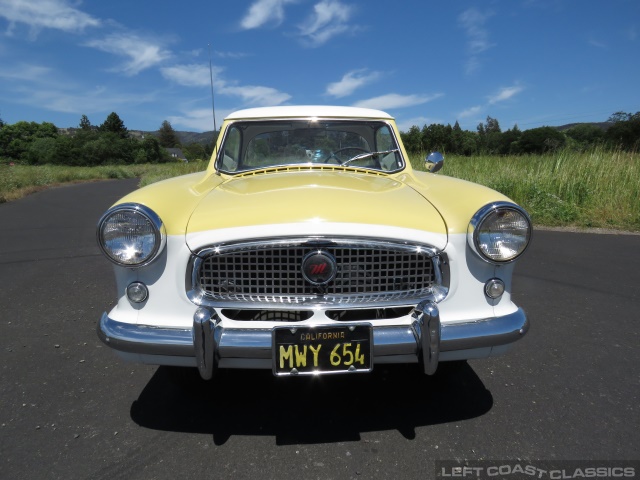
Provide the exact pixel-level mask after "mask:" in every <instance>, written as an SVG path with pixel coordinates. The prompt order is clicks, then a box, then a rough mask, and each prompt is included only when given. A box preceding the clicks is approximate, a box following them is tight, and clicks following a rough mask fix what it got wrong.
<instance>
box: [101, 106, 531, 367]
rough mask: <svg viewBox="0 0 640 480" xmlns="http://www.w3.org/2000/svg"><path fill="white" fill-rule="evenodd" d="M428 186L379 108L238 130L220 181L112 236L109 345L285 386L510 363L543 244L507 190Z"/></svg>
mask: <svg viewBox="0 0 640 480" xmlns="http://www.w3.org/2000/svg"><path fill="white" fill-rule="evenodd" d="M443 162H444V157H443V156H442V155H441V154H440V153H438V152H434V153H431V154H430V155H429V156H428V157H427V158H426V160H425V167H424V171H419V170H418V169H414V168H413V167H412V165H411V162H410V160H409V156H408V155H407V152H406V151H405V148H404V146H403V144H402V141H401V137H400V132H399V130H398V127H397V126H396V123H395V120H394V118H393V117H391V116H390V115H389V114H387V113H385V112H382V111H378V110H372V109H364V108H356V107H331V106H279V107H264V108H255V109H246V110H241V111H238V112H235V113H232V114H230V115H229V116H228V117H227V118H226V119H225V121H224V122H223V125H222V126H221V129H220V134H219V136H218V139H217V142H216V145H215V149H214V152H213V155H212V157H211V160H210V162H209V164H208V167H207V169H206V171H203V172H199V173H194V174H190V175H185V176H181V177H176V178H172V179H168V180H165V181H162V182H158V183H156V184H152V185H149V186H147V187H144V188H141V189H138V190H136V191H134V192H132V193H130V194H129V195H127V196H125V197H124V198H122V199H121V200H119V201H118V202H117V203H116V204H115V205H113V206H112V207H111V208H109V209H108V210H107V212H106V213H105V214H104V215H103V216H102V218H101V219H100V220H99V222H98V226H97V241H98V244H99V246H100V248H101V250H102V252H103V253H104V254H105V256H106V257H107V258H108V259H109V260H110V261H111V262H113V264H114V270H115V279H116V286H117V303H116V305H115V306H114V307H113V308H112V309H111V311H110V312H108V313H106V312H105V313H103V315H102V317H101V319H100V321H99V323H98V327H97V330H98V336H99V338H100V339H101V340H102V341H103V342H104V343H105V344H106V345H107V346H109V347H111V348H112V349H113V350H114V351H115V352H117V353H118V354H119V355H120V356H121V357H123V358H124V359H125V360H130V361H135V362H142V363H145V364H154V365H172V366H184V367H196V368H197V369H198V370H199V372H200V376H201V377H202V378H204V379H210V378H212V377H213V376H214V374H215V373H216V371H218V370H219V369H234V368H241V369H267V370H271V372H272V373H273V374H274V375H276V376H304V375H329V374H338V373H341V374H354V375H355V374H362V373H366V372H371V371H372V370H373V369H374V368H375V367H376V366H378V365H384V364H396V363H399V364H412V363H413V364H417V368H418V370H419V371H420V372H424V373H425V374H427V375H431V374H433V373H434V372H435V371H436V369H437V367H438V365H439V363H441V362H448V361H460V360H463V361H464V360H468V359H477V358H486V357H490V356H497V355H501V354H503V353H505V352H506V351H507V350H509V348H510V347H512V345H513V344H514V343H515V342H517V341H518V340H519V339H521V338H522V337H523V336H524V335H525V334H526V333H527V331H528V329H529V321H528V319H527V317H526V315H525V313H524V311H523V310H522V309H521V308H519V307H518V306H516V305H515V304H514V303H513V302H512V300H511V286H512V273H513V269H514V266H515V261H516V260H517V259H518V258H519V257H520V256H521V255H522V254H523V253H524V252H525V250H526V249H527V246H528V245H529V243H530V240H531V234H532V225H531V221H530V218H529V216H528V215H527V213H526V212H525V210H523V209H522V208H521V207H520V206H518V205H517V204H515V203H514V202H513V201H511V200H510V199H509V198H507V197H505V196H504V195H502V194H501V193H498V192H496V191H494V190H491V189H489V188H486V187H484V186H480V185H477V184H473V183H470V182H466V181H463V180H460V179H455V178H451V177H447V176H445V175H441V174H436V172H437V171H438V170H439V169H440V168H441V167H442V165H443Z"/></svg>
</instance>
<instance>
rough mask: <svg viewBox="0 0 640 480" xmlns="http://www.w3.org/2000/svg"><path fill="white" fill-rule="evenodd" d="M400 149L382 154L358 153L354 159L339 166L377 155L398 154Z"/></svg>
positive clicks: (385, 151)
mask: <svg viewBox="0 0 640 480" xmlns="http://www.w3.org/2000/svg"><path fill="white" fill-rule="evenodd" d="M399 151H400V149H399V148H394V149H393V150H384V151H382V152H367V153H360V154H358V155H356V156H355V157H351V158H350V159H349V160H346V161H344V162H342V163H341V164H340V165H343V166H344V165H348V164H350V163H351V162H355V161H356V160H363V159H365V158H369V157H377V156H378V155H389V154H390V153H395V152H399Z"/></svg>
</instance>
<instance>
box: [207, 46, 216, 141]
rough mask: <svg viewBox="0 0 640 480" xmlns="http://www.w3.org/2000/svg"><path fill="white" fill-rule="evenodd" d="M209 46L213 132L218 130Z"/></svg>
mask: <svg viewBox="0 0 640 480" xmlns="http://www.w3.org/2000/svg"><path fill="white" fill-rule="evenodd" d="M208 46H209V78H210V79H211V112H212V113H213V132H214V134H215V132H216V131H217V130H218V127H217V126H216V105H215V102H214V99H213V66H212V65H211V44H210V43H209V44H208Z"/></svg>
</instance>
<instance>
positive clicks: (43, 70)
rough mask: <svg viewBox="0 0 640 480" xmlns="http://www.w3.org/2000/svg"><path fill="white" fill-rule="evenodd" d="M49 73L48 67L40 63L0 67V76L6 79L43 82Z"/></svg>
mask: <svg viewBox="0 0 640 480" xmlns="http://www.w3.org/2000/svg"><path fill="white" fill-rule="evenodd" d="M50 73H51V69H50V68H48V67H42V66H40V65H27V64H22V65H17V66H12V67H11V68H0V78H6V79H8V80H20V81H28V82H38V81H41V82H44V81H45V80H46V79H47V78H48V75H49V74H50Z"/></svg>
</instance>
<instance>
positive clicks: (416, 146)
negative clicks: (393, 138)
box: [400, 125, 424, 153]
mask: <svg viewBox="0 0 640 480" xmlns="http://www.w3.org/2000/svg"><path fill="white" fill-rule="evenodd" d="M400 137H401V138H402V143H404V147H405V148H406V149H407V151H408V152H411V153H419V152H423V151H424V148H423V146H422V134H421V132H420V129H419V128H418V127H417V126H415V125H413V126H412V127H411V128H410V129H409V131H408V132H407V133H402V134H401V135H400Z"/></svg>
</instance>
